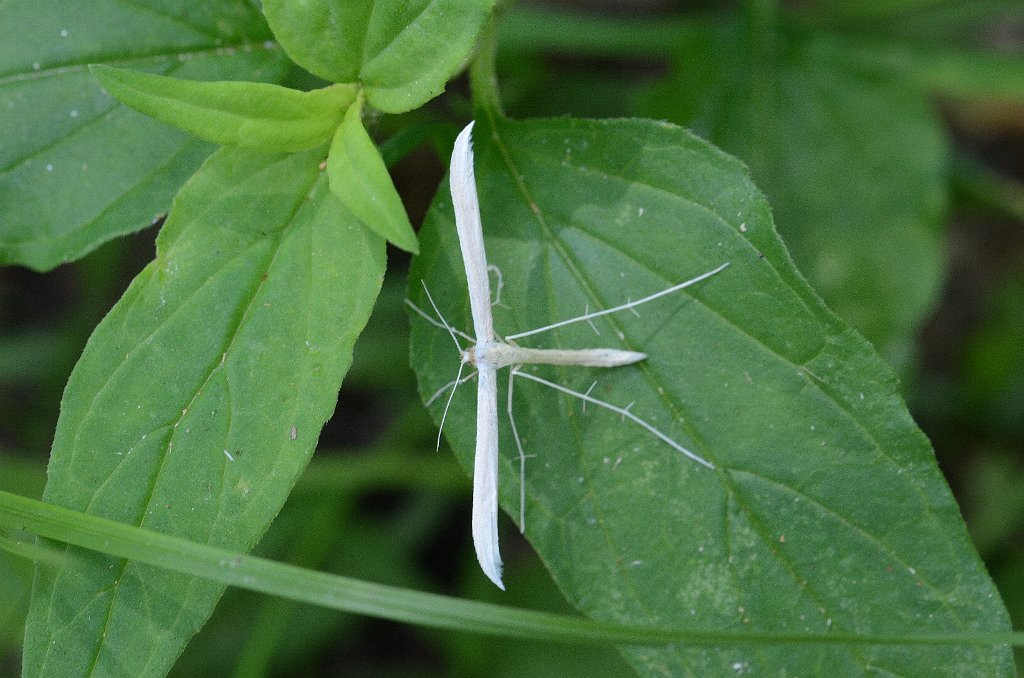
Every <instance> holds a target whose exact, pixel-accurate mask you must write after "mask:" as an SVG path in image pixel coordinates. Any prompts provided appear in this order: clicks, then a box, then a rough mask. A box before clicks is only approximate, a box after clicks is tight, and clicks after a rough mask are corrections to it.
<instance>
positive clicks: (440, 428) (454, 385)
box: [434, 362, 466, 452]
mask: <svg viewBox="0 0 1024 678" xmlns="http://www.w3.org/2000/svg"><path fill="white" fill-rule="evenodd" d="M465 366H466V363H463V362H460V363H459V373H458V374H456V375H455V381H454V382H452V393H451V395H449V396H448V402H447V403H445V405H444V414H442V415H441V425H440V426H438V427H437V445H436V446H435V447H434V452H440V451H441V432H442V431H443V430H444V420H445V419H447V418H448V408H449V407H451V406H452V400H453V399H454V398H455V389H457V388H458V387H459V380H460V379H461V378H462V368H464V367H465Z"/></svg>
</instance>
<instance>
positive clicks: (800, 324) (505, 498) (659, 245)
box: [409, 118, 1013, 676]
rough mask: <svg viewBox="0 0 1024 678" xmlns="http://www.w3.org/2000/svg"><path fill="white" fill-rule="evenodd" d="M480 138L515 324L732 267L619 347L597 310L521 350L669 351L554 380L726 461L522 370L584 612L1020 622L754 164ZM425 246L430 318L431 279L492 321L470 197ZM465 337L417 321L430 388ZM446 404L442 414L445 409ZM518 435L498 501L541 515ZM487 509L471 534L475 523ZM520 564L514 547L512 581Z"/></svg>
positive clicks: (911, 662) (671, 142) (836, 661)
mask: <svg viewBox="0 0 1024 678" xmlns="http://www.w3.org/2000/svg"><path fill="white" fill-rule="evenodd" d="M474 139H475V149H476V163H475V169H476V179H477V184H478V189H479V198H480V208H481V211H482V218H483V230H484V237H485V240H486V243H487V248H488V249H487V255H488V259H489V261H490V263H491V264H493V265H495V266H496V267H497V269H498V271H500V277H499V274H498V273H494V275H495V278H496V280H499V281H501V283H502V285H501V287H500V288H501V297H500V302H499V303H496V304H495V305H494V306H493V315H494V325H495V330H496V332H498V333H499V334H501V335H503V336H507V335H509V334H513V333H517V332H522V331H525V330H529V329H532V328H535V327H540V326H542V325H547V324H550V323H553V322H556V321H560V320H564V319H566V318H572V317H575V316H578V315H580V314H582V313H583V312H584V311H585V309H587V308H589V309H590V310H591V311H596V310H599V309H605V308H611V307H612V306H615V305H618V304H620V303H623V302H626V301H627V300H629V299H633V300H635V299H638V298H640V297H642V296H645V295H647V294H650V293H653V292H657V291H660V290H663V289H665V288H667V287H669V286H670V285H672V284H674V283H678V282H680V281H682V280H686V279H688V278H690V277H693V276H695V275H697V274H699V273H703V272H705V271H708V270H710V269H712V268H714V267H716V266H718V265H720V264H722V263H724V262H730V266H729V267H728V268H726V269H725V270H724V271H722V272H721V273H719V274H717V275H715V276H714V277H712V278H709V279H708V280H706V281H704V282H703V283H700V284H698V285H694V286H692V287H689V288H687V289H686V290H684V291H681V292H678V293H676V294H674V295H671V296H667V297H664V298H662V299H659V300H657V301H653V302H651V303H649V304H647V305H644V306H640V307H639V308H637V309H636V311H637V312H638V314H639V317H637V316H634V315H632V314H630V313H628V312H624V313H620V314H614V315H610V316H604V317H602V318H599V319H597V320H595V321H594V329H596V330H598V331H599V332H600V335H599V336H598V335H596V334H595V332H594V329H592V328H591V327H590V326H588V325H587V324H586V323H578V324H576V325H570V326H566V327H562V328H559V329H557V330H554V331H551V332H549V333H547V334H544V335H538V336H536V337H528V338H523V339H520V340H519V341H520V343H521V344H523V345H527V346H531V347H537V348H563V349H569V348H598V347H607V348H615V349H625V350H636V351H643V352H646V353H647V354H648V356H649V357H648V359H647V360H646V361H644V362H640V363H637V364H636V365H635V366H630V367H621V368H615V369H604V370H600V369H585V368H579V367H536V368H533V370H534V373H535V374H537V375H539V376H542V377H544V378H546V379H548V380H550V381H554V382H557V383H559V384H562V385H564V386H566V387H569V388H573V389H575V390H577V391H580V392H585V391H588V389H591V388H592V390H591V391H590V392H591V395H592V396H594V397H597V398H600V399H601V400H604V401H607V402H611V403H612V404H614V405H618V406H620V407H626V406H627V405H630V403H633V404H632V406H631V408H630V410H629V411H630V412H631V413H633V414H635V415H636V416H638V417H641V418H643V419H644V420H645V421H647V422H649V423H650V424H652V425H653V426H655V427H657V428H658V429H659V430H661V431H662V432H664V433H665V434H666V435H668V436H669V437H671V438H672V439H673V440H675V441H676V442H678V443H680V444H682V445H684V446H686V447H687V448H688V449H690V450H692V451H693V452H695V453H697V454H700V455H701V456H702V457H704V458H705V459H708V460H710V461H711V462H713V463H714V464H715V469H714V470H709V469H707V468H705V467H703V466H700V465H699V464H697V463H695V462H693V461H691V460H690V459H687V458H686V457H684V456H683V455H682V454H680V453H679V452H677V451H675V450H673V449H672V448H671V447H669V446H668V445H666V444H665V443H663V442H661V441H659V440H658V439H657V438H655V437H654V436H652V435H650V434H649V433H648V432H647V431H644V430H643V429H641V428H639V427H637V426H635V425H633V424H631V423H630V422H629V421H623V420H622V419H621V418H620V417H619V416H618V415H616V414H613V413H610V412H607V411H604V410H600V409H598V408H595V407H593V406H588V407H587V408H586V409H585V410H584V409H583V408H582V406H581V403H580V402H579V400H577V399H574V398H570V397H568V396H565V395H563V394H559V393H556V392H554V391H552V390H551V389H547V388H544V387H543V386H541V385H539V384H534V383H531V382H528V381H525V380H518V379H517V380H516V381H515V384H516V386H515V391H514V393H513V399H512V411H513V414H514V416H515V419H516V426H517V429H518V432H519V435H520V437H521V439H522V441H523V446H524V451H525V453H526V454H527V455H531V456H530V458H528V459H526V462H525V464H526V481H525V491H526V535H527V537H528V538H529V540H530V542H531V543H532V544H533V546H534V547H535V548H536V550H537V552H538V553H539V554H540V556H541V558H542V559H543V561H544V562H545V564H546V565H547V567H548V568H549V570H550V571H551V572H552V575H553V576H554V578H555V581H556V582H557V583H558V585H559V587H560V588H561V590H562V591H563V592H564V593H565V595H566V597H567V598H568V599H569V600H570V601H571V602H572V603H573V604H574V605H576V606H577V607H578V608H579V609H581V610H582V611H583V612H585V613H586V614H588V615H590V616H592V617H594V618H596V619H600V620H603V621H615V622H619V623H629V624H635V625H649V626H659V627H670V628H686V629H691V630H701V629H703V630H707V631H709V632H711V631H714V630H722V629H730V630H737V631H743V630H748V631H750V632H752V633H758V632H792V633H809V632H813V633H817V632H821V633H829V632H837V631H848V632H849V631H856V632H859V633H881V634H892V635H897V634H906V633H926V632H944V631H968V630H979V629H986V630H992V631H1005V630H1008V629H1009V621H1008V618H1007V614H1006V610H1005V609H1004V607H1003V605H1002V603H1001V601H1000V599H999V595H998V593H997V591H996V589H995V587H994V586H993V584H992V582H991V580H990V579H989V578H988V575H987V574H986V572H985V569H984V567H983V565H982V564H981V562H980V561H979V559H978V556H977V554H976V552H975V551H974V548H973V547H972V545H971V542H970V540H969V538H968V536H967V533H966V530H965V528H964V524H963V521H962V519H961V518H960V515H959V513H958V511H957V507H956V503H955V501H954V499H953V496H952V494H951V493H950V491H949V488H948V487H947V486H946V483H945V481H944V479H943V477H942V474H941V473H940V472H939V469H938V467H937V465H936V463H935V458H934V456H933V453H932V451H931V449H930V447H929V444H928V441H927V440H926V439H925V437H924V436H923V435H922V433H921V431H920V430H918V428H917V427H916V426H915V425H914V423H913V421H912V420H911V418H910V416H909V414H908V413H907V411H906V408H905V406H904V404H903V402H902V400H901V399H900V397H899V396H898V395H897V393H896V387H895V379H894V378H893V375H892V372H891V371H890V369H889V368H888V367H887V366H886V364H885V363H884V362H883V361H882V360H881V359H880V358H879V357H878V355H877V354H876V353H875V352H874V351H873V350H872V348H871V347H870V345H869V344H868V343H867V342H866V341H864V340H863V339H862V338H861V337H860V335H858V334H857V333H856V332H855V331H853V330H852V329H850V328H849V327H848V326H847V325H845V324H844V323H842V322H841V321H839V320H838V319H837V318H836V317H835V316H834V315H833V314H832V313H831V312H829V311H828V309H826V308H825V307H824V305H823V304H822V303H821V301H820V299H818V297H817V296H816V295H815V294H814V292H813V291H812V290H811V289H810V288H809V287H808V285H807V283H806V282H805V281H804V279H803V278H802V277H801V276H800V274H799V273H798V272H797V270H796V269H795V268H794V266H793V263H792V261H791V260H790V258H789V256H788V254H787V252H786V250H785V248H784V246H783V245H782V242H781V241H780V240H779V238H778V236H777V234H776V232H775V229H774V226H773V224H772V219H771V210H770V208H769V206H768V203H767V202H766V201H765V199H764V197H763V196H762V195H761V193H760V192H759V191H758V190H757V189H756V188H755V187H754V185H753V184H752V183H751V181H750V179H749V178H748V176H747V173H746V170H745V168H744V167H743V165H742V164H741V163H740V162H739V161H737V160H736V159H734V158H731V157H729V156H726V155H725V154H724V153H721V152H720V151H718V150H717V149H715V148H714V147H712V146H711V145H709V144H707V143H706V142H704V141H702V140H700V139H698V138H696V137H694V136H692V135H691V134H689V133H687V132H686V131H684V130H683V129H681V128H678V127H674V126H672V125H668V124H666V123H658V122H654V121H645V120H613V121H585V120H577V119H565V118H563V119H558V120H533V121H527V122H511V121H504V120H499V121H490V122H489V121H486V120H478V121H477V124H476V128H475V129H474ZM420 243H421V250H422V253H421V255H420V256H419V257H417V258H415V259H414V260H413V262H414V263H413V267H412V270H411V271H410V275H409V277H410V287H409V297H410V299H412V300H413V301H414V302H415V303H416V304H417V305H418V306H420V307H421V308H426V309H429V308H430V306H429V302H427V300H426V298H425V293H424V292H423V290H422V288H421V285H420V281H421V280H423V281H425V283H426V285H427V287H428V288H429V289H430V292H431V294H432V295H433V297H434V300H435V301H436V302H437V304H438V306H439V308H440V309H441V312H442V313H444V314H445V315H446V317H447V319H448V321H449V322H451V323H453V324H454V325H455V327H456V328H459V329H466V328H468V327H472V325H471V322H470V317H469V304H468V299H467V292H466V282H465V274H464V272H463V266H462V261H461V256H460V253H459V245H458V239H457V236H456V231H455V224H454V217H453V214H452V207H451V199H450V197H449V196H448V187H447V186H442V187H441V188H440V189H439V191H438V194H437V197H436V198H435V201H434V204H433V205H432V207H431V209H430V211H429V213H428V216H427V219H426V222H425V224H424V227H423V229H422V231H421V238H420ZM451 343H452V342H451V338H450V337H449V336H448V335H447V333H445V332H444V331H443V330H440V329H438V328H437V327H434V326H433V325H431V324H429V323H427V322H426V321H424V320H423V319H422V318H420V317H419V316H418V315H412V336H411V350H410V352H411V356H412V362H413V366H414V368H415V370H416V372H417V375H418V378H419V382H420V392H421V394H422V395H423V396H424V397H429V396H430V395H432V394H434V393H435V392H436V391H437V390H438V389H440V388H441V387H442V386H444V385H445V384H450V382H451V380H452V379H453V378H454V376H455V374H456V371H457V369H458V366H459V355H458V353H457V352H456V351H455V349H454V347H453V346H452V345H451ZM506 376H507V375H505V374H504V373H501V376H500V379H501V380H502V381H503V382H504V381H505V379H506ZM595 382H596V384H595ZM504 386H505V384H504V383H502V384H501V385H500V388H503V387H504ZM474 388H475V385H474V382H472V381H470V382H468V383H466V384H464V385H463V386H461V387H460V389H459V390H458V391H456V393H455V396H454V399H453V400H452V403H451V408H450V410H449V412H448V417H447V420H446V422H445V435H446V436H447V438H448V440H449V441H450V443H451V446H452V448H453V449H454V451H455V454H456V456H457V457H458V459H459V461H460V463H462V464H463V466H464V467H465V468H466V469H467V471H468V470H470V469H472V468H473V462H472V456H473V450H474V440H475V426H474V425H475V422H476V416H475V409H476V397H475V393H474ZM445 400H446V399H445V398H437V400H436V401H435V403H434V404H433V405H432V406H431V413H432V415H433V416H434V419H435V421H440V418H441V414H442V412H443V411H444V408H445V402H444V401H445ZM504 401H505V395H504V393H502V396H501V402H502V405H504ZM501 409H502V410H504V407H503V406H502V408H501ZM499 439H500V471H499V482H500V496H501V503H502V506H503V507H504V509H505V510H506V511H507V512H508V513H509V514H510V515H512V516H516V517H518V515H519V489H520V483H519V468H520V466H519V464H520V459H519V456H518V453H517V452H516V446H515V442H514V440H513V436H512V431H511V427H510V426H509V423H508V419H507V417H506V416H505V414H504V412H502V413H501V416H500V422H499ZM464 520H465V521H466V527H465V529H466V530H467V532H468V529H469V515H468V511H467V514H466V515H465V517H464ZM515 568H516V563H515V561H514V559H509V561H508V562H506V572H508V573H511V572H513V571H514V570H515ZM483 576H484V575H483V574H479V577H481V579H482V578H483ZM625 654H626V656H627V658H629V659H630V661H631V662H632V663H633V665H634V667H635V668H637V669H638V670H639V671H640V673H641V674H643V675H700V676H735V675H736V674H737V673H742V672H749V673H751V674H758V675H780V674H786V675H821V674H823V673H829V674H833V675H843V676H847V675H863V674H869V673H872V671H875V672H879V671H880V672H884V673H887V674H888V675H929V674H930V673H932V672H933V669H934V667H942V668H943V671H944V672H945V673H946V674H947V675H986V676H1002V675H1009V674H1011V673H1012V666H1013V658H1012V655H1011V654H1010V653H1009V651H1007V650H1006V649H1005V648H981V647H967V646H955V645H942V646H931V647H924V646H917V647H896V646H888V647H884V646H870V647H869V646H853V645H842V644H836V645H833V646H828V647H826V646H820V645H819V646H813V645H778V646H765V645H760V646H758V647H756V648H755V647H753V646H751V647H737V646H734V647H731V648H728V649H709V648H695V647H693V646H687V645H686V644H680V645H677V646H674V647H664V648H647V649H640V648H632V649H627V650H626V651H625Z"/></svg>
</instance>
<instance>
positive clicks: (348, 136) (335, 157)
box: [327, 104, 419, 254]
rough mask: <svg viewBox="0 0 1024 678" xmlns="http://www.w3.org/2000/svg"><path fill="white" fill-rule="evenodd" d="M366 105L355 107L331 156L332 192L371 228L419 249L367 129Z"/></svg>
mask: <svg viewBox="0 0 1024 678" xmlns="http://www.w3.org/2000/svg"><path fill="white" fill-rule="evenodd" d="M361 109H362V106H360V105H358V104H357V105H355V106H351V107H350V108H349V109H348V111H347V112H346V113H345V120H344V122H343V123H342V124H341V126H340V127H338V131H337V132H336V133H335V135H334V141H333V142H331V152H330V155H328V156H327V175H328V176H329V177H330V182H331V191H332V192H333V193H334V195H336V196H337V197H338V198H339V199H340V200H341V202H342V203H344V205H345V207H347V208H348V209H349V211H350V212H352V214H354V215H356V216H357V217H358V218H359V219H360V220H361V221H362V222H363V223H364V224H366V225H367V226H369V227H370V229H371V230H372V231H373V232H375V233H377V234H378V235H380V236H381V237H383V238H386V239H387V240H388V241H389V242H392V243H394V244H395V245H396V246H398V247H400V248H402V249H403V250H405V251H406V252H412V253H414V254H415V253H416V252H419V245H418V244H417V242H416V233H414V232H413V230H412V224H410V223H409V217H408V216H407V215H406V213H405V206H404V205H403V204H402V199H401V198H399V197H398V191H396V190H395V185H394V184H393V183H392V182H391V175H389V174H388V169H387V167H385V166H384V160H383V159H382V158H381V157H380V152H379V151H378V150H377V147H376V146H375V145H374V144H373V140H372V139H370V135H369V134H367V133H366V130H365V129H364V128H363V120H362V116H361Z"/></svg>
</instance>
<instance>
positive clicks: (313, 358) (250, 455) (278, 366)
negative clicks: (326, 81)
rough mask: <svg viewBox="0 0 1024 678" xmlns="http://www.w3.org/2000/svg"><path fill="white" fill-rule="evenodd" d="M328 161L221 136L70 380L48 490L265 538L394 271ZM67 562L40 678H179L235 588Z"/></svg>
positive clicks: (105, 507)
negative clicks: (388, 271)
mask: <svg viewBox="0 0 1024 678" xmlns="http://www.w3.org/2000/svg"><path fill="white" fill-rule="evenodd" d="M323 158H324V150H323V149H315V150H313V151H309V152H305V153H302V154H296V155H280V154H278V155H271V154H264V153H258V152H255V151H249V150H243V149H238V148H235V147H225V148H223V149H221V150H220V151H218V152H217V153H215V154H214V155H213V156H212V157H211V158H210V159H209V160H208V161H207V162H206V164H205V165H204V166H203V167H202V169H201V170H200V171H199V172H198V173H197V174H196V175H195V176H194V177H193V178H192V179H191V180H190V181H189V182H188V184H186V186H185V188H184V189H183V190H182V192H181V193H180V194H179V196H178V197H177V198H176V199H175V203H174V207H173V209H172V211H171V216H170V218H169V220H168V221H167V223H166V225H165V226H164V229H163V231H162V232H161V233H160V237H159V239H158V241H157V258H156V260H155V261H154V262H153V263H151V264H150V265H149V266H147V267H146V269H145V270H144V271H143V272H142V273H140V274H139V276H138V277H137V278H136V279H135V281H134V282H133V283H132V285H131V286H130V287H129V289H128V291H127V292H126V293H125V295H124V297H123V298H122V299H121V301H119V302H118V304H117V305H116V306H115V307H114V309H113V310H112V311H111V312H110V314H109V315H108V316H107V317H106V318H105V319H104V321H103V322H102V323H101V324H100V325H99V326H98V327H97V328H96V331H95V332H94V333H93V335H92V337H91V338H90V340H89V344H88V346H87V347H86V349H85V352H84V353H83V355H82V358H81V360H80V361H79V363H78V365H77V366H76V367H75V370H74V373H73V374H72V376H71V379H70V381H69V382H68V386H67V389H66V391H65V394H64V399H63V402H62V404H61V417H60V421H59V423H58V426H57V432H56V438H55V440H54V447H53V453H52V456H51V460H50V467H49V480H48V483H47V486H46V491H45V494H44V499H45V500H46V501H48V502H51V503H55V504H60V505H62V506H67V507H70V508H75V509H79V510H83V511H87V512H89V513H92V514H95V515H99V516H103V517H107V518H112V519H114V520H118V521H121V522H125V523H128V524H131V525H139V526H143V527H147V528H149V529H152V530H156V531H160V532H165V533H168V534H172V535H179V536H183V537H188V538H189V539H192V540H194V541H200V542H205V543H209V544H216V545H220V546H224V547H228V548H235V549H248V548H250V547H251V546H252V545H253V543H254V542H255V541H256V540H257V539H258V538H259V536H260V535H261V534H262V533H263V531H264V530H265V529H266V527H267V525H268V524H269V523H270V521H271V519H272V518H273V517H274V515H275V514H276V513H277V511H278V510H279V509H280V507H281V504H282V503H283V502H284V500H285V497H287V495H288V492H289V490H290V489H291V487H292V484H293V482H294V481H295V478H296V477H297V475H298V474H299V473H300V472H301V471H302V469H303V468H304V467H305V465H306V463H307V461H308V460H309V457H310V455H311V454H312V452H313V448H314V447H315V446H316V441H317V437H318V435H319V432H320V428H321V426H322V425H323V423H324V421H326V420H327V418H328V417H329V416H330V414H331V412H332V410H333V409H334V405H335V402H336V398H337V392H338V387H339V385H340V382H341V378H342V376H343V375H344V373H345V371H346V370H347V369H348V365H349V363H350V361H351V355H352V345H353V343H354V341H355V338H356V336H357V335H358V333H359V332H360V330H361V329H362V327H363V325H364V323H365V322H366V319H367V317H368V315H369V312H370V308H371V307H372V305H373V300H374V298H375V297H376V294H377V291H378V290H379V288H380V284H381V280H382V275H383V268H384V242H383V240H381V239H380V238H378V237H377V236H375V235H373V234H371V233H369V231H367V230H366V229H365V228H364V227H363V226H362V225H361V224H360V223H359V222H358V221H356V220H355V219H354V218H353V217H352V216H351V215H350V214H348V212H346V211H345V209H344V208H343V207H342V206H341V204H340V203H339V202H338V201H337V199H336V198H335V197H334V196H333V195H332V194H331V193H330V191H329V189H328V187H327V179H326V177H325V176H324V175H323V173H322V172H321V171H320V170H319V169H318V166H319V164H320V163H321V162H322V161H323ZM71 554H72V556H73V558H72V561H73V562H72V564H71V565H69V566H67V567H64V568H61V569H57V570H52V569H46V568H41V569H40V570H39V573H38V576H37V579H36V587H35V591H34V595H33V600H32V604H31V613H30V618H29V622H28V626H27V631H26V640H25V675H26V676H52V675H83V674H86V673H90V672H91V673H93V674H95V675H100V674H104V675H110V674H120V675H131V676H150V675H154V676H159V675H164V673H165V672H166V671H167V669H168V668H169V666H170V664H171V662H172V661H173V660H174V658H175V657H176V656H177V655H178V653H179V652H180V651H181V649H182V647H183V646H184V644H185V642H186V641H187V640H188V639H189V637H191V635H192V634H193V633H195V631H196V630H197V629H198V628H199V627H200V626H201V625H202V624H203V622H204V621H205V619H206V617H207V616H208V615H209V613H210V611H211V610H212V608H213V606H214V604H215V603H216V601H217V599H218V597H219V596H220V594H221V591H222V587H221V586H220V585H217V584H212V583H210V582H207V581H203V580H198V579H193V578H190V577H186V576H183V575H175V574H172V573H169V572H166V571H162V570H159V569H156V568H152V567H147V566H144V565H141V564H138V563H134V562H126V561H121V560H117V559H112V558H108V557H103V556H99V555H97V554H93V553H88V552H83V551H79V550H76V549H71Z"/></svg>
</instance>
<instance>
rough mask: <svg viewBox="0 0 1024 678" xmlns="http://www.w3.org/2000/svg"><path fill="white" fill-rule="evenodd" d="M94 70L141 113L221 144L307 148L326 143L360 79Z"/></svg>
mask: <svg viewBox="0 0 1024 678" xmlns="http://www.w3.org/2000/svg"><path fill="white" fill-rule="evenodd" d="M92 72H93V75H95V76H96V79H97V80H99V81H100V83H101V84H102V85H103V87H104V88H105V89H106V90H107V91H108V92H110V93H111V94H113V95H114V96H115V97H117V98H118V99H119V100H120V101H121V102H123V103H125V104H127V105H128V106H131V107H132V108H134V109H135V110H137V111H139V112H140V113H145V114H146V115H148V116H150V117H153V118H156V119H157V120H161V121H163V122H166V123H167V124H169V125H174V126H175V127H178V128H179V129H183V130H185V131H187V132H191V133H192V134H195V135H196V136H198V137H200V138H202V139H206V140H208V141H212V142H214V143H218V144H233V145H236V146H247V147H249V148H256V149H259V150H263V151H303V150H305V149H307V148H313V147H314V146H320V145H322V144H324V143H326V142H327V141H328V140H329V139H330V138H331V136H332V135H333V134H334V130H335V129H336V128H337V127H338V125H340V124H341V120H342V117H343V116H344V115H345V110H346V109H347V108H348V107H349V106H350V105H351V104H352V103H353V102H354V101H355V100H356V88H355V85H331V86H329V87H324V88H321V89H315V90H313V91H310V92H302V91H299V90H295V89H290V88H288V87H281V86H280V85H271V84H268V83H264V82H233V81H227V82H196V81H194V80H179V79H178V78H168V77H165V76H162V75H153V74H152V73H139V72H138V71H132V70H128V69H126V68H112V67H110V66H104V65H96V66H93V67H92Z"/></svg>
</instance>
